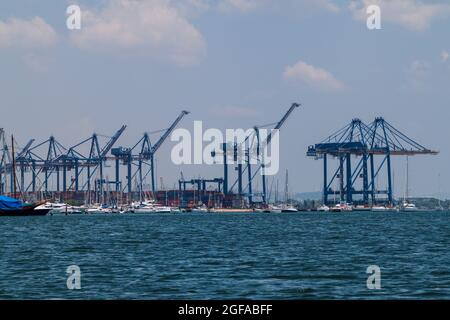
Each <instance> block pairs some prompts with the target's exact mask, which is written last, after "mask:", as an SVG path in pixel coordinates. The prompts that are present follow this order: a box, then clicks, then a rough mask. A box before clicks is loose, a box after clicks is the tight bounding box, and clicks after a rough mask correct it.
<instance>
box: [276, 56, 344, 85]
mask: <svg viewBox="0 0 450 320" xmlns="http://www.w3.org/2000/svg"><path fill="white" fill-rule="evenodd" d="M283 77H284V79H286V80H290V81H295V82H301V83H304V84H306V85H308V86H310V87H313V88H316V89H321V90H325V91H330V90H331V91H341V90H343V89H345V85H344V84H343V83H342V82H341V81H339V80H337V79H336V78H335V77H334V75H333V74H331V73H330V72H329V71H327V70H325V69H322V68H318V67H315V66H313V65H310V64H307V63H305V62H303V61H298V62H297V63H296V64H294V65H292V66H287V67H286V68H285V70H284V72H283Z"/></svg>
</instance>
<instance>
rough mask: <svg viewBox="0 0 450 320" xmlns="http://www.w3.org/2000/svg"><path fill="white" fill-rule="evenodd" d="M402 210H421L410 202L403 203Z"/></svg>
mask: <svg viewBox="0 0 450 320" xmlns="http://www.w3.org/2000/svg"><path fill="white" fill-rule="evenodd" d="M401 210H402V211H418V210H419V209H418V208H417V207H416V205H415V204H414V203H410V202H407V201H405V202H403V204H402V206H401Z"/></svg>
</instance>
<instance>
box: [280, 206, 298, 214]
mask: <svg viewBox="0 0 450 320" xmlns="http://www.w3.org/2000/svg"><path fill="white" fill-rule="evenodd" d="M281 212H298V210H297V209H296V208H295V207H294V206H291V205H287V206H282V207H281Z"/></svg>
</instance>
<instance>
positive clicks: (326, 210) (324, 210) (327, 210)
mask: <svg viewBox="0 0 450 320" xmlns="http://www.w3.org/2000/svg"><path fill="white" fill-rule="evenodd" d="M317 211H319V212H329V211H330V207H329V206H326V205H321V206H320V207H318V208H317Z"/></svg>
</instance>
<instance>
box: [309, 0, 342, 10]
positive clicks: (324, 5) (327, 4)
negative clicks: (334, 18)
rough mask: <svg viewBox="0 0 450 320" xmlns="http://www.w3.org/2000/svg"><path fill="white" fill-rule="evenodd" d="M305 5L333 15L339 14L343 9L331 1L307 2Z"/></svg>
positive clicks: (313, 0)
mask: <svg viewBox="0 0 450 320" xmlns="http://www.w3.org/2000/svg"><path fill="white" fill-rule="evenodd" d="M305 3H306V4H307V5H308V6H310V7H315V8H319V9H324V10H326V11H330V12H333V13H338V12H339V11H340V10H341V9H340V8H339V6H338V5H336V4H335V3H333V1H331V0H305Z"/></svg>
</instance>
